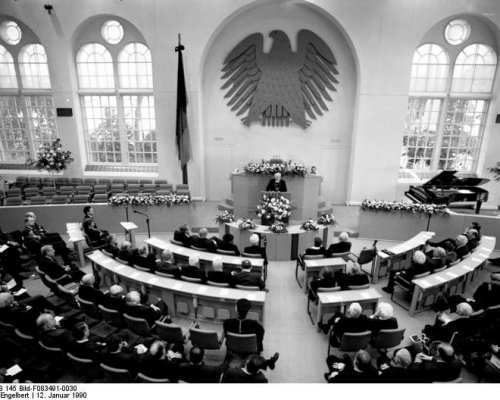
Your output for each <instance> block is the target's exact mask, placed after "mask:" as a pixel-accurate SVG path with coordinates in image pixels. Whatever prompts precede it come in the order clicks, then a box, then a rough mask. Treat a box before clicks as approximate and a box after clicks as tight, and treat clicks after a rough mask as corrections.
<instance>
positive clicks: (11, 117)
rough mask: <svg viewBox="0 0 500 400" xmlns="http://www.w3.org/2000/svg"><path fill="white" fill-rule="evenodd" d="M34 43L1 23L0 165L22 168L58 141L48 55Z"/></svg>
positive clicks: (16, 27) (19, 30)
mask: <svg viewBox="0 0 500 400" xmlns="http://www.w3.org/2000/svg"><path fill="white" fill-rule="evenodd" d="M37 40H38V39H37V38H36V37H35V35H34V34H33V33H32V32H31V31H30V30H29V29H28V28H26V27H22V26H19V24H17V23H16V22H14V21H11V20H4V21H2V22H0V162H2V163H9V164H24V163H25V162H26V160H27V159H28V158H33V157H34V156H35V154H36V152H37V150H38V148H39V147H40V146H42V145H44V144H48V143H52V142H53V141H54V140H55V139H57V137H58V134H57V126H56V113H55V107H54V103H53V100H52V93H51V84H50V75H49V67H48V61H47V55H46V53H45V49H44V47H43V46H42V45H41V44H40V43H36V41H37ZM17 71H19V72H17Z"/></svg>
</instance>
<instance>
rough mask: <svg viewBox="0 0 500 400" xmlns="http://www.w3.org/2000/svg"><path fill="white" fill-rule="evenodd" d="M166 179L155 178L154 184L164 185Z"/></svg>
mask: <svg viewBox="0 0 500 400" xmlns="http://www.w3.org/2000/svg"><path fill="white" fill-rule="evenodd" d="M167 183H168V181H167V180H166V179H155V185H156V186H158V185H166V184H167Z"/></svg>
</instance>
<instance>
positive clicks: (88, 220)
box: [82, 206, 109, 242]
mask: <svg viewBox="0 0 500 400" xmlns="http://www.w3.org/2000/svg"><path fill="white" fill-rule="evenodd" d="M83 214H84V217H83V224H82V226H83V231H84V232H85V234H86V235H87V236H88V237H89V239H90V241H91V242H104V240H105V239H106V237H107V236H108V235H109V232H108V231H106V230H104V229H99V228H98V227H97V224H96V223H95V220H94V209H93V208H92V207H91V206H85V207H84V208H83Z"/></svg>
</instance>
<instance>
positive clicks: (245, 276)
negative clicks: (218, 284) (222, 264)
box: [232, 271, 266, 290]
mask: <svg viewBox="0 0 500 400" xmlns="http://www.w3.org/2000/svg"><path fill="white" fill-rule="evenodd" d="M232 285H233V286H235V285H243V286H258V287H259V289H260V290H264V288H265V287H266V284H265V283H264V281H263V280H262V278H261V277H260V274H258V273H255V272H245V271H242V272H239V273H236V274H234V275H232Z"/></svg>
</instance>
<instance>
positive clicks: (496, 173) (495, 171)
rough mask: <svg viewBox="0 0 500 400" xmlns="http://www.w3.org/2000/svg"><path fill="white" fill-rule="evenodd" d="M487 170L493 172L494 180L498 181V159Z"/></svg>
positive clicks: (499, 172) (499, 164)
mask: <svg viewBox="0 0 500 400" xmlns="http://www.w3.org/2000/svg"><path fill="white" fill-rule="evenodd" d="M488 171H489V172H491V173H492V174H493V179H494V180H495V181H500V161H498V162H497V163H496V164H495V166H494V167H491V168H488Z"/></svg>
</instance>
